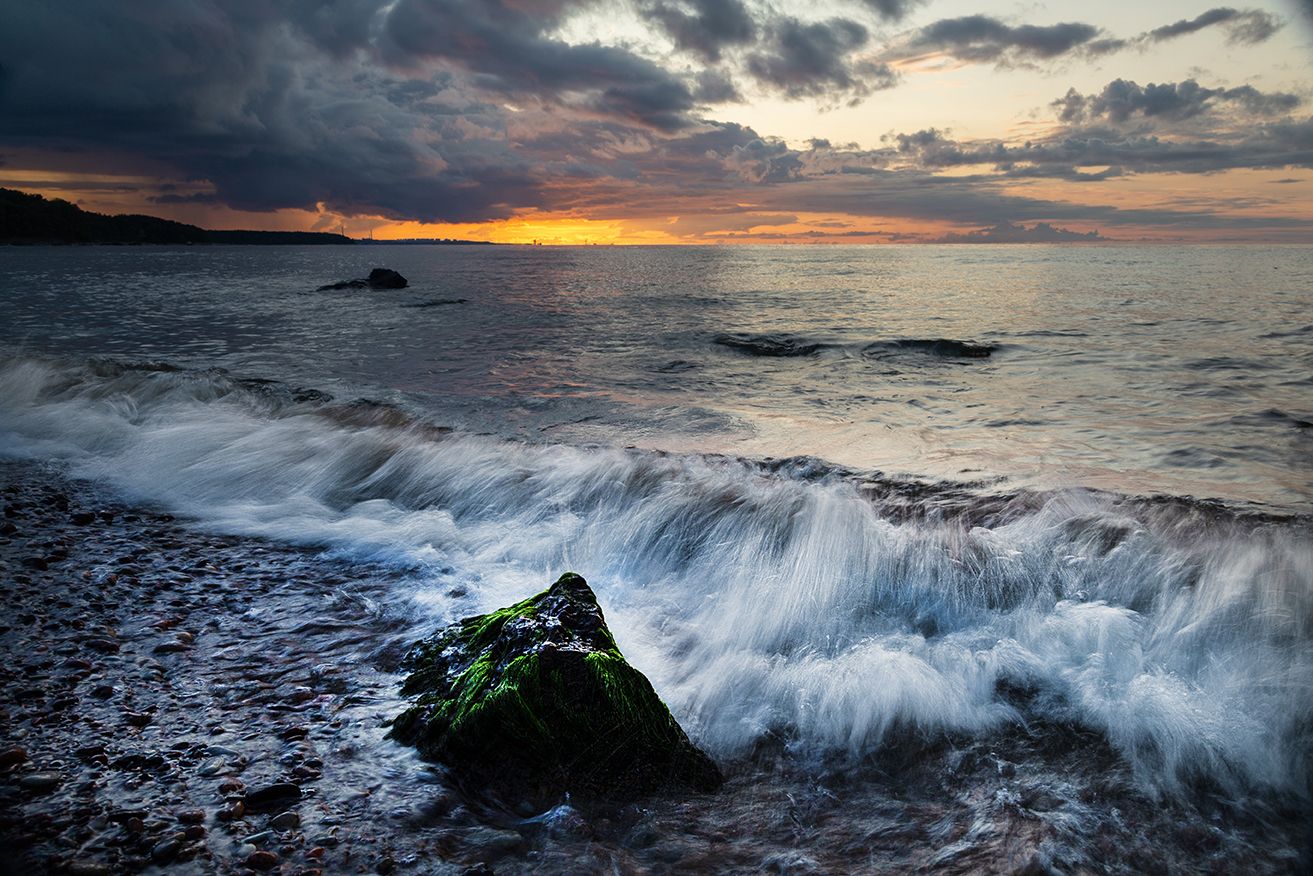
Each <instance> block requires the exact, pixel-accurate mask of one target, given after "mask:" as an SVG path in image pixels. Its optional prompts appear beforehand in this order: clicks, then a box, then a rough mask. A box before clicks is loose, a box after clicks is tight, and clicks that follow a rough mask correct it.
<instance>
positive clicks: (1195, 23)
mask: <svg viewBox="0 0 1313 876" xmlns="http://www.w3.org/2000/svg"><path fill="white" fill-rule="evenodd" d="M1216 25H1224V26H1225V27H1226V29H1227V31H1228V38H1229V39H1230V41H1231V42H1233V43H1240V44H1247V45H1253V44H1255V43H1261V42H1263V41H1264V40H1266V39H1268V38H1269V37H1271V36H1272V35H1273V34H1275V33H1276V32H1277V31H1278V30H1280V29H1281V22H1280V21H1278V20H1277V19H1276V18H1275V17H1274V16H1272V15H1270V14H1268V13H1266V12H1262V11H1260V10H1257V9H1247V10H1243V11H1242V10H1239V9H1232V8H1230V7H1228V6H1219V7H1217V8H1215V9H1209V10H1208V11H1207V12H1203V13H1200V14H1199V15H1196V16H1195V17H1194V18H1188V19H1186V18H1183V19H1181V20H1180V21H1176V22H1173V23H1172V24H1165V25H1163V26H1162V27H1157V28H1154V29H1153V30H1151V31H1149V32H1147V33H1146V34H1144V39H1147V40H1148V41H1150V42H1155V43H1157V42H1162V41H1163V40H1169V39H1175V38H1176V37H1180V36H1186V35H1187V34H1192V33H1197V32H1198V31H1201V30H1203V29H1204V28H1207V27H1213V26H1216Z"/></svg>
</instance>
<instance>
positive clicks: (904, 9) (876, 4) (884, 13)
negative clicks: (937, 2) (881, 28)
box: [861, 0, 922, 21]
mask: <svg viewBox="0 0 1313 876" xmlns="http://www.w3.org/2000/svg"><path fill="white" fill-rule="evenodd" d="M861 2H862V3H863V4H864V5H865V6H866V7H867V8H869V9H870V10H872V11H873V12H875V14H876V15H878V16H879V17H880V18H882V19H884V20H885V21H899V20H901V19H903V18H905V17H906V16H907V14H908V13H909V12H911V11H912V10H913V9H915V8H916V7H918V6H920V5H921V3H922V0H861Z"/></svg>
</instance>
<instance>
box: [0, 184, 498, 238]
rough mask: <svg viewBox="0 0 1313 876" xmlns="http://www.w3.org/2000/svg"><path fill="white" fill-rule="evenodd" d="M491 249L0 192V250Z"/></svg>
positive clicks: (5, 191)
mask: <svg viewBox="0 0 1313 876" xmlns="http://www.w3.org/2000/svg"><path fill="white" fill-rule="evenodd" d="M370 243H394V244H402V245H409V246H416V245H429V246H453V245H466V244H468V245H474V246H493V245H495V244H490V243H486V242H484V241H476V240H455V239H447V238H434V239H432V240H425V239H411V240H401V241H370V240H355V239H353V238H350V237H347V236H346V235H345V234H334V233H331V232H327V231H215V230H211V229H208V228H201V227H199V226H197V225H188V224H186V223H185V222H174V221H173V220H171V219H161V218H159V217H157V216H142V215H136V214H120V215H117V216H107V215H105V214H103V213H92V212H90V211H88V210H83V209H82V208H81V207H79V206H77V205H76V204H72V203H70V202H68V201H64V200H59V199H53V200H50V199H47V198H45V197H42V196H41V195H34V194H29V193H28V192H21V191H18V190H17V189H6V188H0V246H214V245H216V244H217V245H230V246H325V245H336V246H355V245H357V244H366V245H367V244H370Z"/></svg>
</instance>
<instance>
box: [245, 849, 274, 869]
mask: <svg viewBox="0 0 1313 876" xmlns="http://www.w3.org/2000/svg"><path fill="white" fill-rule="evenodd" d="M246 866H248V867H250V868H251V869H252V870H272V869H273V868H274V867H277V866H278V856H277V855H276V854H274V853H273V852H271V851H268V850H267V849H260V850H258V851H254V852H251V854H249V855H247V856H246Z"/></svg>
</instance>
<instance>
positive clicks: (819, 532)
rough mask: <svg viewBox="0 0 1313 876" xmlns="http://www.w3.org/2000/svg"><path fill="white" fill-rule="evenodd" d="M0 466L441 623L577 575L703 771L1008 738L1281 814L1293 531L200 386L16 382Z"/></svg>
mask: <svg viewBox="0 0 1313 876" xmlns="http://www.w3.org/2000/svg"><path fill="white" fill-rule="evenodd" d="M0 449H3V450H4V451H5V452H7V453H8V454H9V455H11V456H27V457H32V458H40V459H62V460H67V461H68V463H69V464H70V465H71V467H72V469H73V471H74V472H75V473H77V474H79V475H83V476H87V477H92V478H97V479H102V480H105V481H108V482H110V483H111V484H113V485H114V486H116V487H117V488H118V489H120V490H122V491H123V492H125V493H126V494H128V495H129V496H131V497H133V498H136V499H139V500H144V501H148V502H152V503H158V504H161V505H163V506H166V507H168V508H170V509H172V510H174V511H175V512H178V513H182V514H187V515H191V516H192V517H194V518H196V519H197V520H198V521H200V522H201V523H202V524H203V525H205V526H207V527H211V528H214V529H219V530H223V531H227V532H233V533H242V534H251V535H260V536H265V537H271V538H277V539H284V540H288V541H293V542H298V543H305V544H316V545H326V546H330V547H332V548H335V549H337V550H341V551H348V552H351V553H353V554H356V555H360V556H365V557H369V558H372V559H376V560H381V561H389V562H399V563H405V564H408V565H410V566H412V567H413V568H414V569H415V570H416V571H415V574H414V575H413V576H412V578H411V579H410V580H411V586H412V587H413V592H411V593H409V594H407V595H409V596H411V597H413V598H414V599H415V602H416V605H417V606H422V607H426V608H428V609H429V610H432V611H434V612H435V613H436V614H437V615H439V616H440V617H443V618H446V617H450V616H453V615H455V614H464V613H471V612H473V611H476V610H483V609H487V608H491V607H495V606H497V605H500V604H505V603H507V602H509V601H511V600H513V599H517V598H520V597H522V596H524V595H526V594H527V593H529V592H532V591H533V590H535V589H537V588H539V587H540V586H541V584H542V582H544V581H546V580H548V579H549V578H550V577H551V576H552V575H553V574H555V573H557V572H559V571H561V570H564V569H573V570H576V571H579V572H581V573H583V574H584V575H586V576H587V577H588V578H589V579H590V581H592V582H593V583H594V584H595V586H596V589H597V591H598V593H599V597H600V599H601V601H602V603H603V605H604V607H605V608H606V611H607V614H608V617H609V619H610V621H611V623H612V626H613V628H614V629H615V632H616V634H617V637H618V639H619V641H620V644H621V646H622V647H623V648H624V650H625V651H626V653H627V654H629V655H630V657H631V659H632V660H633V662H634V663H635V664H636V665H637V666H638V667H639V668H640V669H642V670H643V671H644V672H646V673H647V674H648V675H649V677H650V678H651V679H652V680H653V683H654V684H655V686H656V687H657V689H658V691H659V692H660V693H661V694H662V695H663V697H665V698H666V699H667V701H668V702H669V703H670V704H671V706H672V708H673V709H674V711H675V712H676V714H677V715H678V716H679V718H680V719H681V721H682V722H684V723H685V725H686V726H687V727H688V728H689V729H690V731H691V732H692V733H693V735H695V736H696V737H697V738H698V739H699V741H700V742H701V743H702V744H703V745H705V746H707V747H708V748H709V749H710V750H711V751H712V753H713V754H716V755H718V756H720V757H728V758H732V757H735V756H737V755H741V754H744V753H746V752H748V751H749V750H750V749H751V748H752V747H753V746H754V745H755V744H757V743H758V742H759V741H760V740H761V739H762V738H763V736H765V735H767V734H769V735H771V736H772V737H774V738H785V739H787V740H789V744H790V745H791V747H792V748H793V749H794V750H795V751H796V752H798V753H799V754H800V755H802V756H807V755H809V754H814V755H816V756H821V755H825V754H833V753H835V752H842V753H847V754H851V755H853V756H861V755H863V754H866V753H869V752H872V751H875V750H877V749H878V748H879V747H881V746H883V745H888V744H890V743H891V742H892V741H894V740H896V739H898V738H900V737H901V736H902V735H905V734H908V733H917V734H926V735H930V736H933V735H936V734H943V733H949V734H981V733H987V732H991V731H995V730H998V729H1000V728H1005V727H1007V726H1008V725H1010V724H1012V723H1013V722H1018V721H1022V720H1025V721H1027V722H1033V721H1035V720H1037V719H1038V720H1053V721H1059V722H1071V723H1076V724H1079V725H1082V726H1085V727H1088V728H1091V729H1094V730H1097V731H1098V732H1100V733H1102V734H1104V736H1105V737H1106V739H1107V740H1108V741H1109V743H1110V744H1112V745H1113V746H1115V747H1116V749H1117V750H1119V751H1120V752H1121V754H1122V755H1123V756H1124V757H1125V758H1126V759H1127V760H1128V761H1129V762H1130V763H1131V764H1132V765H1133V766H1134V767H1135V769H1136V771H1137V772H1138V774H1139V775H1140V776H1141V777H1142V779H1143V781H1144V783H1145V786H1146V787H1148V788H1152V789H1167V790H1170V789H1173V788H1175V787H1177V786H1178V785H1179V784H1180V783H1181V782H1183V781H1185V780H1188V779H1190V778H1192V777H1195V776H1204V777H1207V778H1209V779H1211V780H1213V781H1216V782H1219V783H1222V784H1223V785H1232V786H1235V787H1241V786H1260V787H1266V788H1272V789H1277V790H1281V791H1289V792H1294V793H1301V794H1302V793H1306V792H1307V790H1308V779H1309V769H1310V765H1309V763H1308V759H1307V758H1308V755H1307V752H1308V751H1309V750H1310V741H1313V740H1311V739H1310V735H1311V734H1310V727H1313V647H1310V634H1311V633H1313V630H1311V629H1310V624H1313V534H1311V533H1310V527H1309V525H1308V522H1307V521H1305V520H1299V519H1290V520H1277V519H1272V518H1258V517H1252V518H1249V517H1245V516H1244V515H1239V514H1235V513H1227V512H1223V511H1219V510H1218V509H1216V508H1214V507H1210V506H1208V505H1207V504H1200V503H1191V502H1186V501H1175V502H1137V501H1131V500H1126V499H1123V498H1119V497H1115V496H1108V495H1106V494H1098V493H1093V492H1086V491H1070V492H1065V493H1057V494H1053V495H1049V496H1043V497H1030V498H1029V499H1028V500H1027V501H1024V502H1023V501H1017V502H1013V503H1010V504H1009V503H1003V504H1002V505H999V504H998V502H997V500H996V499H991V500H990V502H992V503H993V504H990V503H987V502H986V501H985V497H981V503H980V507H981V508H985V507H991V508H993V510H992V511H990V512H989V513H970V508H969V507H968V508H967V509H966V510H965V511H964V510H963V509H962V508H958V509H957V510H953V509H947V510H946V509H945V508H944V507H940V506H939V505H937V504H935V501H934V495H933V491H929V492H928V493H927V498H926V499H925V506H924V507H923V508H922V509H921V511H922V512H923V513H908V508H907V505H906V502H903V503H902V504H900V505H899V506H898V507H897V509H896V512H897V513H894V511H895V509H894V508H893V506H892V505H889V504H888V503H886V502H884V501H883V500H881V499H878V498H876V499H873V498H872V497H871V495H870V491H864V490H863V489H862V488H861V484H860V483H859V482H858V481H856V480H855V479H853V478H851V477H848V476H844V475H843V473H840V472H834V473H829V474H827V473H826V471H825V470H824V469H823V468H822V469H819V470H817V469H816V467H814V466H813V467H808V471H807V472H806V476H791V475H790V467H789V466H767V465H762V464H759V463H754V462H751V461H744V460H735V459H728V458H723V457H706V456H697V455H666V454H659V453H652V452H643V451H632V450H619V449H613V448H602V447H573V446H564V445H529V444H519V443H511V442H504V441H498V440H494V439H490V438H487V437H478V436H469V435H461V434H457V433H452V434H445V433H443V432H442V431H441V430H438V429H435V428H433V427H430V426H426V425H424V424H422V423H420V422H417V421H415V420H413V419H411V418H409V417H407V416H406V415H404V414H403V413H402V412H400V411H398V410H396V409H394V408H387V407H385V406H377V405H374V406H371V405H360V404H356V405H338V404H334V403H332V402H331V401H328V400H327V399H326V397H325V396H323V395H322V394H315V393H306V392H297V391H294V390H290V389H288V388H286V387H282V386H281V385H277V384H268V383H260V382H249V381H247V382H243V381H237V380H234V379H233V378H231V377H229V376H227V375H225V374H222V373H216V372H188V371H179V370H174V369H168V368H163V367H159V366H151V367H122V366H117V365H112V364H105V363H93V364H90V365H87V364H82V365H68V364H60V363H55V362H50V361H41V360H37V359H34V358H31V357H26V358H25V357H20V356H14V357H11V358H10V359H8V360H7V361H5V362H4V363H3V365H0ZM958 492H959V493H960V492H961V490H960V489H959V490H958ZM968 505H969V503H968ZM453 578H455V579H459V580H460V581H462V582H463V583H464V584H466V585H468V590H469V596H468V597H465V598H463V599H459V600H454V599H453V597H450V596H447V595H446V593H447V591H448V590H449V589H450V583H451V580H452V579H453ZM430 622H431V621H430Z"/></svg>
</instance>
